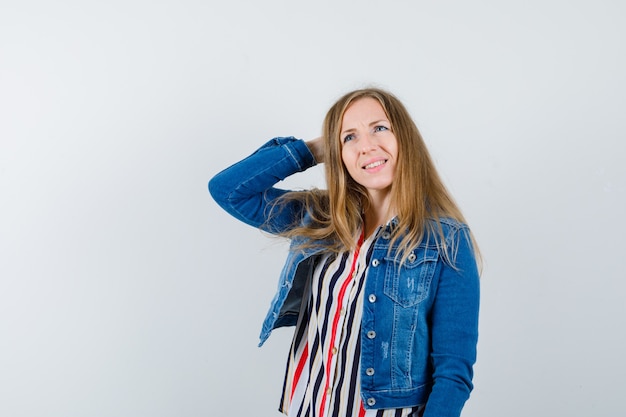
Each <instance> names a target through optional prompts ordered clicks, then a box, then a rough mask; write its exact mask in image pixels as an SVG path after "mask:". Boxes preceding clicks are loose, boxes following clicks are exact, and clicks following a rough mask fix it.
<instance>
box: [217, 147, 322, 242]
mask: <svg viewBox="0 0 626 417" xmlns="http://www.w3.org/2000/svg"><path fill="white" fill-rule="evenodd" d="M315 164H316V162H315V158H314V157H313V154H312V153H311V151H310V150H309V148H308V147H307V146H306V144H305V143H304V141H302V140H299V139H296V138H294V137H285V138H274V139H272V140H270V141H269V142H267V143H266V144H264V145H263V146H262V147H261V148H259V149H258V150H256V151H255V152H254V153H253V154H252V155H250V156H248V157H247V158H245V159H243V160H242V161H239V162H237V163H236V164H234V165H232V166H230V167H229V168H226V169H225V170H223V171H222V172H220V173H218V174H217V175H215V176H214V177H213V178H212V179H211V180H210V181H209V192H210V193H211V196H212V197H213V199H215V201H216V202H217V204H219V205H220V206H221V207H222V208H223V209H224V210H226V211H227V212H228V213H230V214H231V215H232V216H234V217H235V218H237V219H239V220H241V221H242V222H244V223H246V224H249V225H251V226H254V227H257V228H260V229H263V230H265V231H268V232H270V233H280V232H282V231H284V230H285V229H286V228H287V227H289V226H291V225H292V224H293V222H294V220H295V219H296V218H297V216H298V215H299V214H300V212H301V209H302V207H301V206H300V204H298V202H290V204H289V205H288V206H286V207H282V208H281V210H280V212H279V213H278V214H277V215H275V216H272V217H271V219H270V218H269V212H270V209H271V206H272V203H273V202H275V200H276V199H277V198H278V197H280V196H282V195H284V194H285V193H287V192H288V190H282V189H279V188H276V187H274V185H275V184H276V183H277V182H279V181H281V180H283V179H285V178H287V177H288V176H290V175H292V174H295V173H296V172H301V171H304V170H306V169H308V168H310V167H312V166H314V165H315Z"/></svg>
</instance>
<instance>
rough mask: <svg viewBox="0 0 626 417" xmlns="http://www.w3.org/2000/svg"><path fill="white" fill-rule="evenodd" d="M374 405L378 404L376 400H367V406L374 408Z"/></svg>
mask: <svg viewBox="0 0 626 417" xmlns="http://www.w3.org/2000/svg"><path fill="white" fill-rule="evenodd" d="M374 404H376V400H375V399H373V398H368V399H367V405H369V406H370V407H372V406H373V405H374Z"/></svg>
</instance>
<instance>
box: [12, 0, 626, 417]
mask: <svg viewBox="0 0 626 417" xmlns="http://www.w3.org/2000/svg"><path fill="white" fill-rule="evenodd" d="M625 17H626V5H625V4H624V3H623V2H619V1H610V0H595V1H591V0H589V1H557V0H542V1H538V0H529V1H508V2H507V1H496V0H493V1H480V0H479V1H473V2H468V1H461V0H450V1H409V0H406V1H384V2H383V1H378V2H377V1H367V0H362V1H356V0H346V1H342V0H337V1H318V2H298V1H287V0H283V1H279V0H266V1H252V0H250V1H229V2H226V1H219V2H218V1H213V0H208V1H207V0H204V1H199V0H177V1H173V0H163V1H147V0H146V1H140V0H125V1H119V0H113V1H107V2H104V1H99V2H97V1H66V0H58V1H19V2H18V1H13V2H10V1H6V0H5V1H2V2H1V3H0V415H1V416H6V417H18V416H28V417H35V416H37V417H40V416H51V417H52V416H55V417H56V416H59V417H79V416H81V417H82V416H90V417H98V416H133V417H137V416H149V417H158V416H194V417H195V416H219V415H233V414H250V413H252V414H254V415H257V416H278V415H279V414H278V412H277V411H276V409H277V406H278V401H279V397H280V389H281V386H282V377H283V372H284V365H285V357H286V353H287V350H288V345H289V342H290V338H291V330H290V329H280V330H278V331H276V332H275V333H274V335H273V336H272V337H271V338H270V340H269V341H268V343H267V344H266V345H265V346H264V347H263V348H262V349H258V348H257V341H258V339H257V336H258V333H259V330H260V325H261V322H262V319H263V317H264V315H265V313H266V309H267V307H268V306H269V302H270V299H271V297H272V295H273V293H274V290H275V287H276V279H277V276H278V272H279V270H280V268H281V266H282V262H283V260H284V256H285V249H286V246H285V243H284V242H282V241H279V240H277V239H272V238H269V237H267V236H265V235H263V234H262V233H260V232H258V231H256V230H254V229H252V228H250V227H248V226H245V225H243V224H240V223H238V222H237V221H236V220H234V219H232V218H230V217H229V216H228V215H227V214H226V213H224V212H223V211H221V210H220V209H219V208H218V207H217V205H216V204H215V203H214V202H213V201H212V200H211V199H210V196H209V194H208V192H207V189H206V185H207V181H208V180H209V178H210V177H211V176H212V175H214V174H215V173H217V172H218V171H219V170H221V169H223V168H224V167H226V166H227V165H229V164H231V163H233V162H235V161H237V160H238V159H240V158H242V157H244V156H246V155H247V154H249V153H250V152H252V151H253V150H254V149H256V147H258V146H259V145H261V144H262V143H263V142H265V141H266V140H268V139H270V138H271V137H273V136H286V135H294V136H297V137H301V138H305V139H308V138H313V137H315V136H317V135H318V134H319V132H320V129H321V123H322V119H323V116H324V114H325V112H326V110H327V109H328V107H329V106H330V105H331V104H332V102H333V101H334V100H335V99H337V98H338V97H339V96H340V95H342V94H343V93H344V92H347V91H348V90H351V89H354V88H358V87H363V86H369V85H375V86H379V87H382V88H386V89H389V90H391V91H393V92H394V93H396V95H398V96H399V97H400V99H401V100H403V101H404V102H405V104H406V105H407V107H408V108H409V110H410V111H411V113H412V115H413V116H414V118H415V120H416V122H417V124H418V126H419V128H420V129H421V131H422V134H423V135H424V137H425V139H426V141H427V144H428V146H429V149H430V150H431V152H432V155H433V157H434V159H435V161H436V163H437V166H438V168H439V170H440V172H441V174H442V176H443V178H444V179H445V182H446V184H447V185H448V186H449V188H450V189H451V191H452V193H453V194H454V196H455V197H456V198H457V200H458V202H459V204H460V206H461V207H462V209H463V210H464V213H465V214H466V217H467V218H468V221H469V223H470V226H471V227H472V229H473V230H474V232H475V234H476V237H477V239H478V242H479V244H480V246H481V249H482V252H483V254H484V257H485V261H486V262H485V269H484V274H483V277H482V305H481V324H480V342H479V359H478V363H477V364H476V368H475V372H476V376H475V380H474V382H475V385H476V389H475V391H474V392H473V394H472V397H471V398H470V401H469V402H468V403H467V406H466V408H465V411H464V416H466V417H472V416H481V417H485V416H494V417H501V416H507V417H522V416H528V415H539V416H568V417H575V416H580V417H583V416H584V417H588V416H615V415H621V414H622V413H623V404H622V397H623V394H624V392H626V382H624V377H623V375H624V374H626V359H624V352H626V332H625V329H626V309H625V307H624V305H625V303H624V300H623V298H624V293H625V291H626V283H625V282H626V280H625V278H626V273H625V272H624V271H625V268H624V266H623V259H624V251H625V249H626V245H625V243H624V234H625V233H624V232H626V227H625V226H624V220H623V215H624V213H625V208H626V204H625V203H626V184H625V182H626V168H625V164H624V162H623V159H624V156H625V151H624V141H625V139H626V134H625V133H624V132H625V131H626V129H625V128H626V126H625V121H624V120H625V118H624V115H625V114H626V26H625V25H624V18H625ZM288 185H289V186H294V187H310V186H320V187H323V185H324V182H323V175H322V172H321V170H320V169H318V168H315V169H313V170H311V171H310V172H307V173H306V174H304V175H300V176H299V177H296V178H293V179H290V181H289V183H288Z"/></svg>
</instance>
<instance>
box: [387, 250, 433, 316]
mask: <svg viewBox="0 0 626 417" xmlns="http://www.w3.org/2000/svg"><path fill="white" fill-rule="evenodd" d="M438 259H439V252H438V251H437V250H436V249H431V248H423V247H419V248H416V249H414V250H413V251H412V252H411V254H410V255H409V257H408V259H407V260H406V262H405V263H404V264H402V265H401V264H400V259H395V258H394V257H393V256H388V257H385V262H386V264H387V265H386V266H387V270H386V274H385V287H384V292H385V295H386V296H387V297H389V298H391V299H392V300H393V301H394V302H396V303H398V304H400V305H401V306H403V307H412V306H414V305H416V304H418V303H420V302H422V301H423V300H424V299H425V298H426V297H428V292H429V290H430V283H431V282H432V279H433V276H434V274H435V269H436V267H437V261H438Z"/></svg>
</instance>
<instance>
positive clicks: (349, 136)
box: [343, 135, 354, 143]
mask: <svg viewBox="0 0 626 417" xmlns="http://www.w3.org/2000/svg"><path fill="white" fill-rule="evenodd" d="M352 139H354V135H346V136H344V138H343V143H346V142H350V141H351V140H352Z"/></svg>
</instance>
